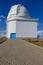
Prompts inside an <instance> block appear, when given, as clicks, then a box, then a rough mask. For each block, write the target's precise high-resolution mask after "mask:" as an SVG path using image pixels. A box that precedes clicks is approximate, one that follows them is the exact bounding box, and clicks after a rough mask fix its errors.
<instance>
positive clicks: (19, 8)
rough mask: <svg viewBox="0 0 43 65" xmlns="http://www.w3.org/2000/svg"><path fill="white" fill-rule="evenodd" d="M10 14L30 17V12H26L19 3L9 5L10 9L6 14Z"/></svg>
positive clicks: (9, 15)
mask: <svg viewBox="0 0 43 65" xmlns="http://www.w3.org/2000/svg"><path fill="white" fill-rule="evenodd" d="M12 16H17V17H24V18H30V14H29V13H28V12H27V9H26V8H25V7H24V6H23V5H21V4H18V5H14V6H12V7H11V10H10V11H9V14H8V18H9V17H12Z"/></svg>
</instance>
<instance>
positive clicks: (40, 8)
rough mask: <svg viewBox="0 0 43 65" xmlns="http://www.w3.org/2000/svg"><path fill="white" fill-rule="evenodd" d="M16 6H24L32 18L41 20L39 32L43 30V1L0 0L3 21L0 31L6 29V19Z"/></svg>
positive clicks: (0, 23)
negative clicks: (12, 7) (11, 9)
mask: <svg viewBox="0 0 43 65" xmlns="http://www.w3.org/2000/svg"><path fill="white" fill-rule="evenodd" d="M15 4H22V5H24V6H25V7H26V8H27V10H28V12H29V13H30V15H31V17H32V18H36V19H37V18H38V19H39V24H40V25H39V26H38V30H43V0H0V18H1V19H2V20H1V19H0V30H5V29H6V23H5V22H6V20H5V19H6V18H7V15H8V12H9V10H10V8H11V6H12V5H15ZM1 16H3V17H5V18H3V17H1ZM3 19H4V20H3ZM41 24H42V25H41Z"/></svg>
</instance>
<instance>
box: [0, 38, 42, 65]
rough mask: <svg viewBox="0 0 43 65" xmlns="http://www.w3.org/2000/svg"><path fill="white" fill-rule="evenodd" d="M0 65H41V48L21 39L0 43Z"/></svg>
mask: <svg viewBox="0 0 43 65" xmlns="http://www.w3.org/2000/svg"><path fill="white" fill-rule="evenodd" d="M0 65H43V49H41V48H39V47H38V46H35V45H32V44H31V43H29V42H27V41H25V40H21V39H15V40H7V41H5V42H4V43H2V44H0Z"/></svg>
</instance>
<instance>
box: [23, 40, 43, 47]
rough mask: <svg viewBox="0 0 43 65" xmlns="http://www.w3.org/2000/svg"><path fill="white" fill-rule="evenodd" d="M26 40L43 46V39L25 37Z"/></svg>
mask: <svg viewBox="0 0 43 65" xmlns="http://www.w3.org/2000/svg"><path fill="white" fill-rule="evenodd" d="M24 40H26V41H28V42H31V43H33V44H36V45H38V46H41V47H43V39H24Z"/></svg>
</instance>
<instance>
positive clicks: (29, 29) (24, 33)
mask: <svg viewBox="0 0 43 65" xmlns="http://www.w3.org/2000/svg"><path fill="white" fill-rule="evenodd" d="M16 35H17V37H22V38H37V22H29V21H26V22H25V21H17V22H16Z"/></svg>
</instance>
